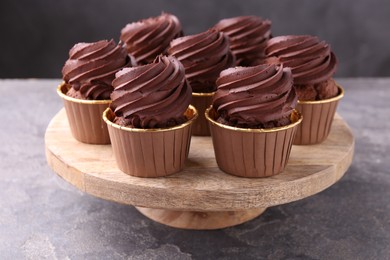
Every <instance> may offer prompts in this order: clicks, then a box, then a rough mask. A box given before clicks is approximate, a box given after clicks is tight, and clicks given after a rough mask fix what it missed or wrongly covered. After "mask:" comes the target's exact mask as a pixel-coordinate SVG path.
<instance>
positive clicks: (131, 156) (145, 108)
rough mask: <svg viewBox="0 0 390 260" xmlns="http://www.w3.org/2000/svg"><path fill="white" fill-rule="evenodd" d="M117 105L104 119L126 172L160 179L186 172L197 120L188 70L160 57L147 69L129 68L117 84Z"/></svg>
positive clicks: (112, 105)
mask: <svg viewBox="0 0 390 260" xmlns="http://www.w3.org/2000/svg"><path fill="white" fill-rule="evenodd" d="M112 83H113V86H114V88H115V90H114V91H113V92H112V94H111V99H112V103H111V105H110V108H108V109H107V110H106V111H105V113H104V115H103V118H104V120H105V122H106V123H107V125H108V130H109V133H110V138H111V143H112V149H113V152H114V156H115V159H116V162H117V165H118V167H119V169H120V170H122V171H123V172H125V173H127V174H129V175H132V176H137V177H160V176H166V175H169V174H173V173H176V172H178V171H180V170H182V169H183V167H184V163H185V160H186V158H187V156H188V152H189V145H190V140H191V124H192V122H193V120H195V119H196V117H197V112H196V110H195V109H194V108H193V107H192V106H189V104H190V101H191V88H190V86H189V85H188V83H187V81H186V78H185V72H184V67H183V65H182V64H181V63H180V62H179V61H178V60H177V59H176V58H174V57H172V56H168V57H167V56H159V57H157V58H156V60H155V61H154V62H153V63H151V64H147V65H144V66H139V67H135V68H124V69H122V70H121V71H119V72H118V73H117V74H116V78H115V80H114V81H113V82H112Z"/></svg>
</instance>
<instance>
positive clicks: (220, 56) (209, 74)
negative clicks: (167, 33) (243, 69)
mask: <svg viewBox="0 0 390 260" xmlns="http://www.w3.org/2000/svg"><path fill="white" fill-rule="evenodd" d="M168 53H169V54H170V55H173V56H175V57H176V58H177V59H178V60H179V61H181V62H182V63H183V65H184V68H185V72H186V77H187V79H188V81H189V83H190V85H191V87H192V90H193V91H194V92H212V91H215V90H216V85H215V80H216V79H217V78H218V76H219V73H220V72H221V71H222V70H224V69H227V68H229V67H231V66H233V65H234V62H235V59H234V56H233V54H232V52H231V51H230V49H229V40H228V38H227V36H226V35H225V34H223V33H222V32H218V31H217V30H215V29H211V30H208V31H206V32H203V33H200V34H196V35H190V36H184V37H181V38H177V39H175V40H173V41H172V42H171V44H170V48H169V49H168Z"/></svg>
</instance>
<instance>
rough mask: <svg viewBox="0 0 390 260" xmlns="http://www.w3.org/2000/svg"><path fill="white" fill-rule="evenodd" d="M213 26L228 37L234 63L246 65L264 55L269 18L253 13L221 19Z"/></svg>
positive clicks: (269, 36) (269, 34) (268, 32)
mask: <svg viewBox="0 0 390 260" xmlns="http://www.w3.org/2000/svg"><path fill="white" fill-rule="evenodd" d="M214 28H216V29H217V30H219V31H222V32H224V33H225V34H226V35H227V36H228V37H229V39H230V49H231V50H232V52H233V54H234V55H235V56H236V65H238V66H248V65H251V64H253V63H254V62H255V61H257V60H259V59H263V58H264V57H265V54H264V49H265V43H266V41H267V40H268V39H270V38H271V21H270V20H264V19H262V18H261V17H258V16H254V15H250V16H238V17H233V18H228V19H222V20H221V21H219V22H218V23H217V24H216V25H215V26H214Z"/></svg>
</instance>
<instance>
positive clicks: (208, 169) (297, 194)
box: [45, 109, 354, 229]
mask: <svg viewBox="0 0 390 260" xmlns="http://www.w3.org/2000/svg"><path fill="white" fill-rule="evenodd" d="M45 143H46V157H47V161H48V164H49V165H50V167H51V168H52V169H53V170H54V171H55V172H56V173H58V175H60V176H61V177H62V178H64V179H65V180H66V181H68V182H69V183H71V184H73V185H74V186H76V187H77V188H79V189H80V190H82V191H84V192H86V193H89V194H91V195H94V196H96V197H99V198H102V199H106V200H111V201H115V202H119V203H124V204H130V205H134V206H135V207H136V208H137V209H138V210H139V211H140V212H141V213H142V214H143V215H145V216H147V217H148V218H150V219H152V220H154V221H157V222H159V223H163V224H165V225H168V226H172V227H177V228H185V229H218V228H224V227H229V226H234V225H238V224H241V223H243V222H246V221H249V220H251V219H253V218H255V217H257V216H259V215H260V214H261V213H262V212H263V211H264V210H265V209H266V208H267V207H270V206H275V205H280V204H284V203H288V202H291V201H296V200H300V199H303V198H305V197H308V196H311V195H313V194H316V193H318V192H320V191H322V190H324V189H326V188H328V187H329V186H331V185H332V184H334V183H335V182H337V181H338V180H339V179H340V178H341V177H342V176H343V175H344V173H345V172H346V171H347V169H348V167H349V166H350V165H351V162H352V157H353V151H354V137H353V135H352V132H351V130H350V129H349V127H348V125H347V124H346V123H345V122H344V121H343V119H342V118H341V117H340V116H338V115H336V117H335V120H334V122H333V126H332V130H331V132H330V135H329V137H328V139H327V140H326V141H325V142H323V143H322V144H320V145H311V146H293V148H292V151H291V157H290V160H289V162H288V165H287V167H286V169H285V170H284V171H283V172H282V173H281V174H279V175H276V176H273V177H268V178H260V179H249V178H240V177H234V176H231V175H228V174H225V173H223V172H222V171H221V170H219V168H218V166H217V164H216V161H215V158H214V150H213V147H212V142H211V138H210V137H192V141H191V148H190V154H189V159H188V162H187V165H186V168H185V169H184V170H183V171H182V172H180V173H177V174H174V175H171V176H168V177H162V178H138V177H132V176H129V175H127V174H124V173H123V172H121V171H120V170H119V169H118V168H117V166H116V163H115V159H114V156H113V153H112V149H111V146H110V145H88V144H83V143H80V142H78V141H76V140H75V139H74V138H73V137H72V136H71V133H70V129H69V125H68V121H67V118H66V114H65V110H64V109H62V110H61V111H60V112H58V114H57V115H56V116H54V118H53V119H52V120H51V122H50V124H49V126H48V128H47V130H46V135H45Z"/></svg>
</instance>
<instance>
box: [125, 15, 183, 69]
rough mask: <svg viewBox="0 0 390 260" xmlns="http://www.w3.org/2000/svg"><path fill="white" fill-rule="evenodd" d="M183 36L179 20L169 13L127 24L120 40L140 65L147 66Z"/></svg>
mask: <svg viewBox="0 0 390 260" xmlns="http://www.w3.org/2000/svg"><path fill="white" fill-rule="evenodd" d="M182 35H183V32H182V27H181V24H180V21H179V19H178V18H177V17H176V16H174V15H172V14H168V13H162V14H161V15H160V16H157V17H151V18H148V19H144V20H141V21H138V22H134V23H129V24H127V25H126V26H125V27H124V28H123V29H122V31H121V36H120V39H121V40H122V41H123V42H124V43H125V44H126V48H127V51H128V53H130V54H132V55H133V56H134V57H135V58H136V60H137V62H138V63H140V64H147V63H150V62H153V60H154V59H155V58H156V56H158V55H159V54H162V53H165V51H166V49H167V48H168V47H169V43H170V42H171V41H172V40H173V39H175V38H177V37H180V36H182Z"/></svg>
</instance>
